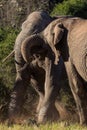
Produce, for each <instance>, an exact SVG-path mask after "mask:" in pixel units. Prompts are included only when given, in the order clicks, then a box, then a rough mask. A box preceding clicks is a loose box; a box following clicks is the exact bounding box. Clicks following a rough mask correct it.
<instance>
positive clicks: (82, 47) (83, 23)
mask: <svg viewBox="0 0 87 130" xmlns="http://www.w3.org/2000/svg"><path fill="white" fill-rule="evenodd" d="M40 35H41V37H43V39H45V42H46V43H47V44H49V46H50V47H51V49H52V50H51V51H53V52H54V54H55V63H56V64H57V63H58V61H59V58H60V56H62V58H63V60H64V64H65V67H66V71H67V75H68V79H69V84H70V87H71V91H72V93H73V96H74V99H75V102H76V105H77V109H78V114H79V118H80V124H87V101H86V100H87V20H84V19H81V18H77V17H76V18H75V17H73V18H58V19H56V20H54V21H53V22H51V23H50V24H49V25H48V26H47V27H46V28H45V30H44V31H43V32H42V33H41V34H40ZM47 58H48V57H47ZM49 65H50V64H49ZM49 68H51V66H50V67H49ZM50 70H51V69H50ZM49 74H50V73H49ZM54 74H55V73H54ZM54 74H53V73H52V75H54ZM55 77H56V75H55ZM53 79H54V78H53ZM50 89H52V87H51V88H50Z"/></svg>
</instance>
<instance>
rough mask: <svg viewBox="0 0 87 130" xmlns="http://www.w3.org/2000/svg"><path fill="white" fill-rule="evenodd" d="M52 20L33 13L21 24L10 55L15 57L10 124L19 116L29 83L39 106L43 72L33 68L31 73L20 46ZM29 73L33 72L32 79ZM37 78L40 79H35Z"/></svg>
mask: <svg viewBox="0 0 87 130" xmlns="http://www.w3.org/2000/svg"><path fill="white" fill-rule="evenodd" d="M52 20H53V19H52V18H51V17H50V16H49V15H48V13H47V12H45V11H34V12H32V13H31V14H29V16H28V17H27V19H26V20H25V21H24V22H23V24H22V29H21V31H20V33H19V35H18V36H17V38H16V41H15V46H14V50H13V51H12V53H11V55H13V53H14V55H15V66H16V80H15V83H14V87H13V91H12V93H11V100H10V103H9V110H8V115H9V120H10V121H11V122H13V120H15V118H16V117H17V116H18V114H19V115H20V113H21V107H22V105H23V103H24V99H25V94H26V90H27V86H28V84H29V82H31V83H32V84H33V86H35V87H34V88H35V89H36V88H37V89H36V90H37V92H38V94H39V95H40V101H39V104H40V102H41V100H42V98H43V95H42V93H41V91H44V90H43V84H42V83H43V80H44V78H45V77H44V71H43V70H41V69H40V68H39V69H37V68H35V71H33V68H34V67H31V68H32V69H30V65H28V64H27V63H26V62H25V60H24V59H23V57H22V55H21V44H22V42H23V41H24V40H25V39H26V38H27V37H29V36H31V35H33V34H37V33H39V32H41V31H42V30H43V29H44V28H45V27H46V26H47V25H48V24H49V23H50V22H51V21H52ZM30 71H33V74H32V78H31V74H30V73H31V72H30ZM38 71H39V72H38ZM28 72H29V74H28ZM36 73H37V75H36ZM33 75H34V76H33ZM34 77H35V78H34ZM37 77H41V78H40V79H37ZM30 79H32V81H30ZM39 84H40V85H39ZM38 86H42V88H39V87H38ZM39 89H40V90H39ZM39 106H40V105H38V109H39Z"/></svg>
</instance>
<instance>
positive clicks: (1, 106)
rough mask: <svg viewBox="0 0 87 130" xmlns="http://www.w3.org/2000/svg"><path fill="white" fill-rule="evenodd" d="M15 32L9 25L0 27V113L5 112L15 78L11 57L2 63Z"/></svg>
mask: <svg viewBox="0 0 87 130" xmlns="http://www.w3.org/2000/svg"><path fill="white" fill-rule="evenodd" d="M17 34H18V30H17V29H14V28H9V27H6V28H0V115H1V114H3V113H4V114H5V111H6V109H7V105H8V100H9V94H10V90H11V88H12V86H13V82H14V79H15V67H14V61H13V59H11V60H9V61H7V62H5V63H2V60H3V59H4V58H5V57H6V56H7V55H8V54H9V53H10V52H11V51H12V50H13V47H14V42H15V38H16V36H17ZM0 117H1V116H0Z"/></svg>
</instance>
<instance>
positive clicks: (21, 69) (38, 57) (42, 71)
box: [9, 11, 63, 123]
mask: <svg viewBox="0 0 87 130" xmlns="http://www.w3.org/2000/svg"><path fill="white" fill-rule="evenodd" d="M52 20H53V19H52V18H51V17H50V16H49V15H48V14H47V13H46V12H37V11H36V12H33V13H31V14H30V15H29V16H28V18H27V20H26V21H25V22H24V23H23V24H22V31H21V32H20V34H19V35H18V37H17V39H16V42H15V48H14V50H15V63H16V71H17V76H16V81H15V85H14V89H13V92H12V94H11V101H10V104H9V119H10V121H14V120H15V118H16V117H17V116H18V114H20V113H21V107H22V106H23V103H24V99H25V94H26V90H27V86H28V84H29V83H31V84H32V86H33V87H34V89H35V90H36V91H37V93H38V95H39V104H38V107H37V113H38V115H37V118H38V122H39V123H40V122H45V121H46V120H51V121H52V120H57V119H58V118H59V115H58V111H57V110H56V108H55V105H54V103H55V99H56V96H57V95H58V91H59V89H60V87H59V86H60V84H59V82H57V81H58V80H60V78H61V70H62V69H63V68H62V66H63V61H62V58H60V62H59V64H58V65H56V64H54V62H55V57H54V52H52V49H51V48H50V46H49V45H47V44H46V43H45V42H44V40H43V39H42V38H41V37H40V36H39V35H37V33H39V32H41V31H43V30H44V28H45V27H46V26H47V25H48V24H49V23H50V22H51V21H52ZM37 37H38V38H37ZM32 39H34V40H32ZM38 39H40V40H39V41H38ZM27 44H28V45H29V47H27ZM27 58H28V59H27ZM54 73H55V75H54ZM56 75H58V76H56ZM49 108H50V109H49Z"/></svg>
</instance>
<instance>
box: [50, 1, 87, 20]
mask: <svg viewBox="0 0 87 130" xmlns="http://www.w3.org/2000/svg"><path fill="white" fill-rule="evenodd" d="M51 15H71V16H79V17H82V18H87V0H64V1H63V2H62V3H59V4H56V6H55V7H54V9H53V11H52V13H51Z"/></svg>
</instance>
